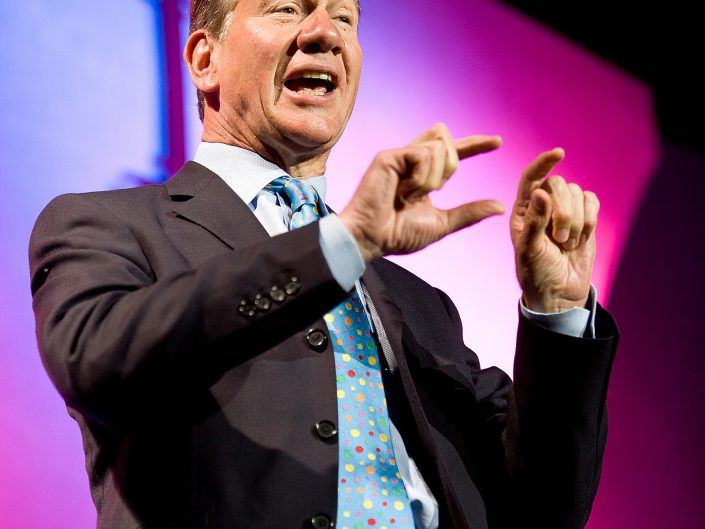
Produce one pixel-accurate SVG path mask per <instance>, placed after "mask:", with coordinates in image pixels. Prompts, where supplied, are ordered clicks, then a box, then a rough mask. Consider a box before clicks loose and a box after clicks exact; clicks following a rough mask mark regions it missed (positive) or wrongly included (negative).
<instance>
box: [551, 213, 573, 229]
mask: <svg viewBox="0 0 705 529" xmlns="http://www.w3.org/2000/svg"><path fill="white" fill-rule="evenodd" d="M553 223H554V224H556V225H557V226H560V227H562V228H567V227H569V226H570V225H571V218H570V214H569V213H568V212H567V211H565V210H561V209H556V210H554V213H553Z"/></svg>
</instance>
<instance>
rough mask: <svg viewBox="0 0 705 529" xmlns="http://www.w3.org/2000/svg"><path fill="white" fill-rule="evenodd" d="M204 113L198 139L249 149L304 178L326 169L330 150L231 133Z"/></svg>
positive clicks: (284, 169)
mask: <svg viewBox="0 0 705 529" xmlns="http://www.w3.org/2000/svg"><path fill="white" fill-rule="evenodd" d="M208 117H209V116H208V114H206V120H205V122H204V127H203V134H202V135H201V141H204V142H207V143H225V144H227V145H234V146H235V147H240V148H241V149H246V150H248V151H252V152H254V153H257V154H259V155H260V156H261V157H262V158H264V159H265V160H268V161H270V162H272V163H274V164H275V165H277V166H279V167H280V168H281V169H282V170H283V171H285V172H286V173H287V174H289V175H291V176H293V177H294V178H300V179H306V178H311V177H314V176H321V175H323V174H325V172H326V162H327V160H328V156H329V154H330V150H325V151H322V152H320V151H318V150H317V149H315V148H311V149H306V150H305V152H301V151H302V150H304V149H302V147H300V146H298V145H297V146H289V145H285V144H283V142H282V141H275V140H274V139H272V141H270V142H267V143H265V142H263V141H261V140H260V139H259V138H257V137H256V136H254V135H251V137H250V136H248V135H244V134H243V135H240V134H237V135H236V134H233V133H232V132H231V131H229V130H228V129H227V128H225V127H223V126H221V124H220V123H219V122H218V121H217V120H215V123H214V122H213V120H209V119H208Z"/></svg>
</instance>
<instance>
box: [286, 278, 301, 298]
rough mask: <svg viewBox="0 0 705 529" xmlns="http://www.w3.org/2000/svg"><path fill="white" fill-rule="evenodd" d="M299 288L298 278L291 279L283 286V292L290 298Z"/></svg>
mask: <svg viewBox="0 0 705 529" xmlns="http://www.w3.org/2000/svg"><path fill="white" fill-rule="evenodd" d="M300 288H301V283H300V282H299V278H298V277H292V278H291V279H289V282H288V283H287V284H286V285H284V291H285V292H286V293H287V294H288V295H289V296H291V295H292V294H296V293H297V292H298V291H299V289H300Z"/></svg>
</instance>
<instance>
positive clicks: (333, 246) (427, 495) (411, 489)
mask: <svg viewBox="0 0 705 529" xmlns="http://www.w3.org/2000/svg"><path fill="white" fill-rule="evenodd" d="M194 161H195V162H197V163H200V164H201V165H203V166H204V167H206V168H208V169H210V170H211V171H213V172H214V173H215V174H217V175H218V176H219V177H220V178H222V179H223V180H224V181H225V182H226V183H227V184H228V186H230V188H231V189H232V190H233V191H234V192H235V194H237V195H238V196H239V197H240V198H241V199H242V201H243V202H245V204H247V205H248V207H249V208H250V210H252V212H253V213H254V215H255V217H257V220H259V222H260V223H261V224H262V226H263V227H264V229H265V230H266V231H267V233H269V235H270V236H274V235H279V234H282V233H286V232H287V231H289V219H290V217H291V209H290V208H289V206H288V205H287V204H286V203H285V202H284V201H280V200H279V198H278V197H277V196H276V195H275V194H274V193H272V192H271V191H269V190H265V189H264V188H265V186H266V185H267V184H269V183H270V182H271V181H272V180H274V179H276V178H279V177H280V176H284V175H286V174H287V173H286V172H285V171H284V170H282V169H281V168H279V167H277V166H276V165H274V164H273V163H271V162H269V161H267V160H265V159H264V158H262V157H261V156H259V155H258V154H256V153H254V152H251V151H248V150H245V149H241V148H239V147H235V146H232V145H225V144H223V143H201V144H200V145H199V147H198V149H197V151H196V154H195V156H194ZM307 182H308V183H309V184H311V185H312V186H313V188H314V189H315V190H316V192H317V193H318V195H319V196H320V197H321V200H323V201H324V202H325V198H326V190H327V181H326V177H325V176H317V177H313V178H309V179H308V180H307ZM319 228H320V242H321V251H322V252H323V255H324V257H325V259H326V262H327V263H328V266H329V267H330V270H331V273H332V274H333V277H334V278H335V280H336V281H337V282H338V284H339V285H340V286H341V288H342V289H343V290H345V291H349V290H352V288H353V287H355V288H356V289H357V291H358V294H359V296H360V300H361V301H362V303H363V304H364V303H365V296H364V295H363V292H362V289H361V286H360V282H359V281H358V280H359V279H360V277H361V276H362V274H363V272H364V271H365V262H364V260H363V259H362V256H361V254H360V251H359V249H358V247H357V243H356V242H355V240H354V239H353V237H352V235H350V233H349V232H348V231H347V229H346V228H345V226H344V225H343V223H342V222H341V221H340V219H338V217H337V216H336V215H334V214H329V215H327V216H325V217H323V218H322V219H321V220H320V221H319ZM595 303H596V295H595V290H594V288H592V287H591V290H590V300H589V302H588V306H590V307H592V310H588V309H583V308H574V309H571V310H569V311H566V312H561V313H559V314H541V313H537V312H533V311H530V310H529V309H527V308H526V307H524V305H523V303H521V301H520V307H521V311H522V313H523V314H524V316H525V317H527V318H528V319H531V320H533V321H535V322H536V323H537V324H539V325H541V326H542V327H545V328H547V329H549V330H552V331H554V332H559V333H562V334H567V335H569V336H574V337H581V336H584V335H585V334H587V335H589V336H592V337H593V338H594V313H595ZM368 318H369V314H368ZM370 326H371V327H372V329H373V330H374V324H373V323H372V321H371V320H370ZM588 327H589V329H588ZM586 329H588V332H587V333H586V332H585V331H586ZM390 425H391V434H392V444H393V446H394V453H395V456H396V460H397V464H398V468H399V472H400V474H401V476H402V481H403V482H404V486H405V487H406V491H407V494H408V496H409V500H410V501H411V509H412V512H413V515H414V523H415V526H416V528H417V529H437V528H438V502H437V501H436V499H435V498H434V497H433V494H432V493H431V491H430V490H429V488H428V486H427V485H426V482H425V481H424V479H423V477H422V476H421V473H420V472H419V470H418V467H417V466H416V464H415V463H414V460H413V459H411V458H410V457H409V456H408V454H407V451H406V447H405V446H404V441H403V440H402V437H401V435H400V433H399V431H398V430H397V429H396V427H395V426H394V424H390Z"/></svg>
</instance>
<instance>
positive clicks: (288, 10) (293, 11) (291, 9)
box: [274, 5, 298, 15]
mask: <svg viewBox="0 0 705 529" xmlns="http://www.w3.org/2000/svg"><path fill="white" fill-rule="evenodd" d="M274 12H275V13H282V14H284V15H297V14H298V9H297V8H296V7H295V6H292V5H287V6H281V7H278V8H277V9H275V11H274Z"/></svg>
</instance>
